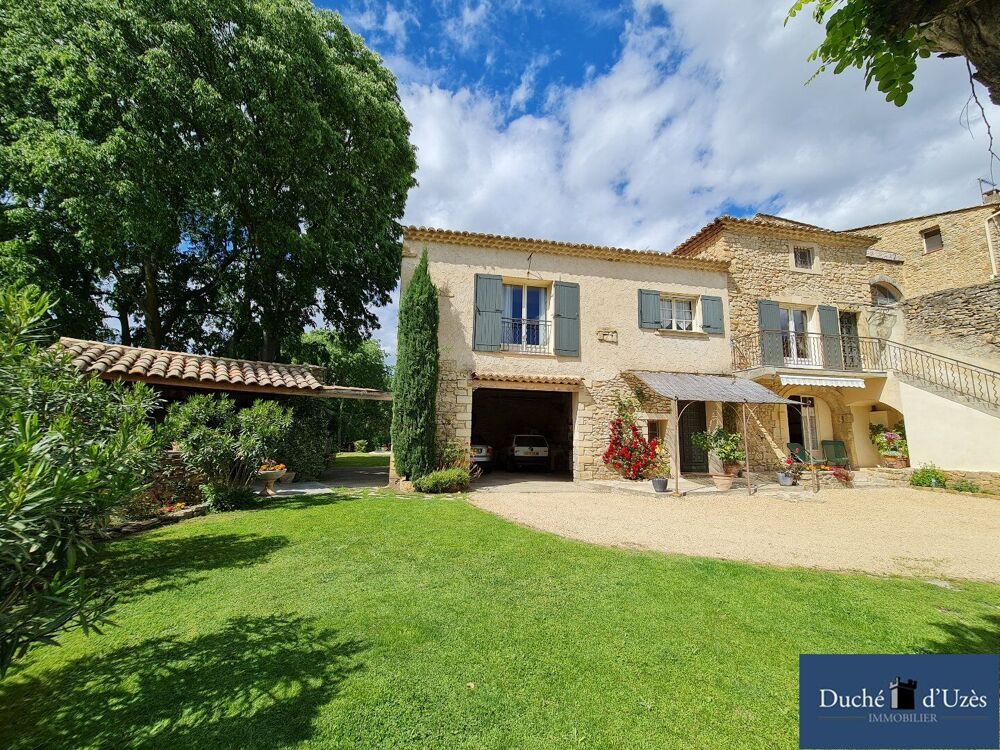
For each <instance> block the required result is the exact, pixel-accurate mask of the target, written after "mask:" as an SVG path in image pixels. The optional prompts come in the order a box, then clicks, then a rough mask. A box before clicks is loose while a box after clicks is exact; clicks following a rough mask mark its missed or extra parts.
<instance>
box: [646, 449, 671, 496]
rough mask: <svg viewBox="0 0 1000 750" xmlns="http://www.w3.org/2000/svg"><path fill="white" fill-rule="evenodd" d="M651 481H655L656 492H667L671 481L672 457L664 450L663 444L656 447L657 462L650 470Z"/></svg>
mask: <svg viewBox="0 0 1000 750" xmlns="http://www.w3.org/2000/svg"><path fill="white" fill-rule="evenodd" d="M649 478H650V481H651V482H652V483H653V491H654V492H666V491H667V485H668V484H669V482H670V457H669V456H668V455H667V452H666V451H665V450H663V446H662V445H660V446H657V448H656V462H655V463H654V464H653V467H652V469H650V472H649Z"/></svg>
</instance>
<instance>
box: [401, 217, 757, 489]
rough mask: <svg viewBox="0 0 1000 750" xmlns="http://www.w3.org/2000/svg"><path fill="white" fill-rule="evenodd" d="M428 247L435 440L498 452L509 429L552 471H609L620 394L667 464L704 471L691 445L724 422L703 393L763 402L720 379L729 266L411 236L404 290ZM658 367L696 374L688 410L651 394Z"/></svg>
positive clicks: (585, 475) (726, 361)
mask: <svg viewBox="0 0 1000 750" xmlns="http://www.w3.org/2000/svg"><path fill="white" fill-rule="evenodd" d="M424 249H426V250H427V253H428V268H429V271H430V275H431V279H432V280H433V282H434V284H435V285H436V286H437V289H438V295H439V303H440V327H439V334H438V335H439V346H440V380H439V387H438V395H437V422H438V437H439V439H440V440H457V441H460V442H462V443H464V444H466V445H469V444H470V442H471V441H472V440H473V438H475V440H476V441H477V442H478V441H482V442H485V443H488V444H490V445H491V446H494V447H495V449H496V450H497V451H498V452H500V451H502V450H503V449H504V446H505V444H509V442H510V438H511V436H512V435H514V434H520V433H538V434H542V435H544V436H545V437H546V439H547V441H548V443H549V445H550V452H551V454H552V461H553V464H554V468H555V469H557V470H562V471H564V472H571V473H572V475H573V477H574V478H576V479H595V478H604V477H610V476H611V474H610V473H609V472H608V470H607V468H606V467H605V466H604V463H603V461H602V455H603V453H604V451H605V449H606V448H607V444H608V425H609V422H610V421H611V419H612V418H613V416H614V414H615V413H616V403H617V401H618V400H619V399H620V398H622V397H630V398H632V399H634V400H635V401H637V402H638V408H639V415H638V419H639V421H640V423H641V424H642V426H643V427H644V429H645V430H646V431H647V435H648V436H649V437H655V438H657V439H658V440H660V441H661V442H665V444H666V445H667V446H669V447H670V452H671V458H672V460H673V461H674V462H675V466H676V465H678V464H679V467H678V468H679V469H680V470H681V471H684V472H707V471H708V470H709V468H710V467H709V458H708V457H707V456H705V454H704V453H702V452H701V451H699V450H697V448H696V447H695V446H694V445H693V444H692V443H691V439H690V438H691V435H692V434H693V433H695V432H699V431H702V430H705V429H706V428H707V427H708V426H710V425H713V424H718V425H721V423H722V418H723V416H722V412H723V402H722V401H719V400H712V399H710V398H709V396H712V395H713V394H721V395H718V396H717V398H730V396H729V395H728V394H729V392H728V391H727V390H725V388H735V389H739V390H741V393H742V392H745V393H746V394H749V395H746V396H743V397H746V398H750V397H752V396H753V395H756V396H757V397H763V398H765V399H768V398H770V397H771V394H768V392H767V391H766V389H763V388H760V387H759V386H757V387H754V384H753V383H750V382H749V381H742V380H737V379H735V378H732V377H731V376H729V372H730V369H731V368H730V360H731V356H730V346H729V339H728V336H727V331H728V330H729V325H730V310H729V299H728V292H727V274H726V268H727V264H726V262H725V261H719V260H711V259H700V258H682V257H673V256H671V255H669V254H666V253H654V252H642V251H636V250H627V249H621V248H610V247H596V246H592V245H580V244H571V243H561V242H551V241H545V240H532V239H522V238H512V237H500V236H495V235H487V234H473V233H470V232H452V231H445V230H438V229H424V228H410V229H408V230H407V231H406V232H405V235H404V250H403V280H402V283H403V286H404V288H405V286H406V284H407V283H408V281H409V279H410V278H411V276H412V274H413V269H414V267H415V265H416V261H417V259H418V257H419V254H420V253H421V252H422V251H423V250H424ZM654 372H660V373H662V372H670V373H690V374H698V376H699V379H698V381H697V385H699V386H701V389H700V390H698V391H697V392H696V395H698V396H699V400H698V401H697V403H693V401H692V403H690V404H689V403H687V402H681V403H678V399H676V398H672V397H671V396H675V395H676V394H672V393H670V392H667V391H664V390H663V387H662V386H659V388H660V390H659V391H658V390H657V386H656V385H654V386H650V385H649V384H648V383H647V382H646V381H647V380H649V379H650V378H649V377H648V375H649V373H654ZM644 378H645V379H644ZM713 378H714V379H713ZM733 381H736V383H735V385H733ZM654 383H655V381H654ZM688 393H691V392H690V391H689V392H688ZM674 414H678V415H683V418H682V419H681V421H680V422H679V424H678V426H677V427H676V429H675V428H674V427H673V424H674V423H673V422H672V417H673V415H674Z"/></svg>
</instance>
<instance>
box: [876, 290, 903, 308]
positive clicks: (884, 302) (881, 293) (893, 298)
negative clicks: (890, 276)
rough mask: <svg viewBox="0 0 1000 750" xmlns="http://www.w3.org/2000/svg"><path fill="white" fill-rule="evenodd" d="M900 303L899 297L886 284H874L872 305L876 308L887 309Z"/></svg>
mask: <svg viewBox="0 0 1000 750" xmlns="http://www.w3.org/2000/svg"><path fill="white" fill-rule="evenodd" d="M897 302H899V295H898V294H897V293H896V291H895V290H894V289H892V288H890V287H889V286H887V285H886V284H872V304H874V305H875V306H876V307H887V306H888V305H895V304H896V303H897Z"/></svg>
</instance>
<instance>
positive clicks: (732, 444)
mask: <svg viewBox="0 0 1000 750" xmlns="http://www.w3.org/2000/svg"><path fill="white" fill-rule="evenodd" d="M691 442H692V443H694V445H696V446H697V447H698V448H701V450H703V451H705V452H706V453H714V454H715V455H716V457H717V458H718V459H719V460H720V461H722V462H723V463H734V462H740V461H745V460H746V457H747V456H746V453H744V452H743V448H742V447H741V443H742V442H743V437H742V436H741V435H740V434H739V433H738V432H726V430H724V429H723V428H721V427H717V428H716V429H714V430H709V431H707V432H696V433H695V434H694V435H692V436H691Z"/></svg>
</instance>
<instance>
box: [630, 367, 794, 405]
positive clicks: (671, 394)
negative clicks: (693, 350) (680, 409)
mask: <svg viewBox="0 0 1000 750" xmlns="http://www.w3.org/2000/svg"><path fill="white" fill-rule="evenodd" d="M630 374H632V375H634V376H635V377H637V378H638V379H639V380H641V381H642V382H643V383H644V384H645V385H646V386H648V387H649V388H650V389H651V390H652V391H653V392H655V393H657V394H659V395H660V396H663V397H664V398H669V399H671V400H675V401H719V402H723V403H729V404H790V403H792V402H791V401H789V400H788V399H786V398H782V397H781V396H779V395H778V394H777V393H775V392H774V391H771V390H768V389H767V388H765V387H764V386H762V385H761V384H760V383H755V382H754V381H752V380H745V379H744V378H735V377H732V376H729V375H695V374H692V373H686V372H644V371H632V372H631V373H630Z"/></svg>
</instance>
